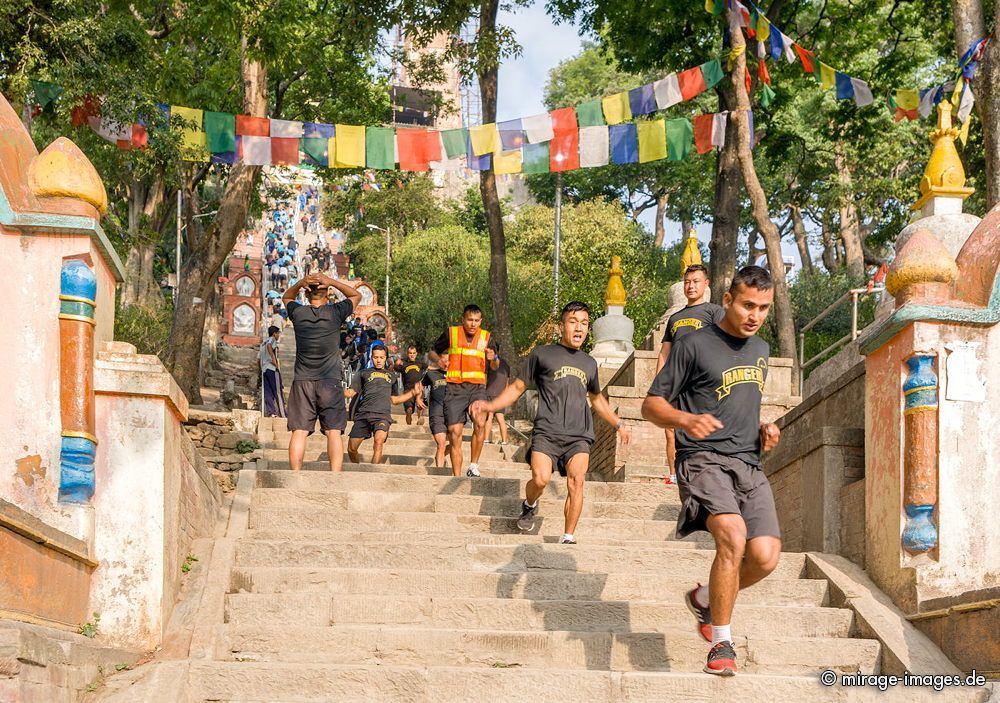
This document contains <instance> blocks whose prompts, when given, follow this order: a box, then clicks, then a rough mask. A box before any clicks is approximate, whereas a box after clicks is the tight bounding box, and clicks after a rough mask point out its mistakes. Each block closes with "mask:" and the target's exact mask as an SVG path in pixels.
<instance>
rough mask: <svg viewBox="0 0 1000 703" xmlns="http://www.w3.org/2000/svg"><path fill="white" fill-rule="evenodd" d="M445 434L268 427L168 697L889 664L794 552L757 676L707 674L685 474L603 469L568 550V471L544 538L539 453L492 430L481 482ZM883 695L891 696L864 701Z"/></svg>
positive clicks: (699, 559) (761, 686)
mask: <svg viewBox="0 0 1000 703" xmlns="http://www.w3.org/2000/svg"><path fill="white" fill-rule="evenodd" d="M426 432H427V428H426V427H417V426H414V427H406V426H405V425H402V426H401V425H400V424H396V425H394V426H393V430H392V433H391V435H390V439H389V440H388V443H387V447H386V454H387V458H388V463H384V464H382V465H378V466H376V465H372V464H357V465H356V464H350V463H347V464H345V471H344V472H343V473H341V474H332V473H329V472H328V471H326V470H325V469H326V466H327V465H326V461H325V456H324V454H323V452H324V451H325V447H324V446H323V442H322V438H321V437H317V436H315V435H314V436H313V437H311V438H310V439H309V441H308V448H307V456H306V460H307V463H306V465H305V470H303V471H302V472H297V473H293V472H291V471H289V470H287V456H286V455H285V446H286V445H287V439H288V433H287V431H286V430H285V427H284V420H280V419H265V420H263V421H262V425H261V431H260V439H261V442H262V444H263V445H264V446H265V447H266V450H265V451H266V460H267V461H266V464H265V465H266V466H267V469H266V470H259V471H244V472H242V474H241V476H240V484H239V486H238V488H237V493H236V497H235V500H234V507H233V514H232V515H231V517H230V522H229V530H228V534H227V539H226V540H220V542H222V543H228V544H229V549H230V552H229V558H228V561H227V560H225V559H223V560H221V562H220V563H218V564H216V563H215V559H213V564H212V567H211V569H212V571H213V572H214V573H209V577H208V580H209V582H210V584H211V582H213V581H215V582H217V583H218V587H219V589H220V591H219V595H220V597H221V599H220V605H219V607H218V608H217V609H216V611H214V612H215V614H214V616H213V617H205V616H204V615H199V618H200V619H201V620H202V622H200V623H199V624H198V625H196V632H195V634H194V641H195V643H196V644H197V643H198V642H199V641H203V642H204V643H203V645H202V646H201V647H200V653H197V654H196V653H195V651H194V650H198V649H199V647H198V646H194V647H193V648H192V649H193V651H192V655H191V659H190V661H189V663H188V664H187V668H186V669H185V673H186V678H187V686H186V688H183V687H182V691H183V692H182V693H178V694H177V697H175V698H170V699H169V700H177V701H182V700H183V701H320V700H324V701H326V700H351V701H361V700H364V701H371V700H385V701H435V702H438V701H468V700H473V699H483V700H496V701H515V700H528V699H531V698H533V697H543V698H545V699H547V700H557V701H559V700H566V701H570V700H572V701H579V700H588V699H589V700H594V701H685V702H687V701H693V700H761V699H764V698H767V699H769V700H771V701H805V700H810V701H813V700H846V699H847V695H848V691H847V690H846V689H839V688H824V687H823V686H821V685H820V683H819V681H818V674H819V672H821V671H824V670H826V669H833V670H835V671H839V672H856V671H859V670H860V671H862V672H878V671H879V670H880V662H881V656H882V651H881V645H880V644H879V642H878V641H876V640H872V639H864V638H861V637H859V636H858V631H857V629H858V628H857V625H856V623H855V616H854V613H853V612H852V611H851V610H848V609H842V608H835V607H830V600H831V589H830V586H829V584H828V583H827V581H826V580H817V579H809V578H805V574H806V561H807V556H806V555H805V554H791V553H789V554H784V555H783V556H782V560H781V563H780V565H779V567H778V569H777V571H776V572H775V573H774V574H773V575H772V576H771V577H770V578H768V579H766V580H765V581H764V582H762V583H760V584H758V585H756V586H754V587H752V588H750V589H747V590H746V591H745V592H744V593H743V594H741V597H740V602H739V604H738V605H737V608H736V612H735V616H734V623H733V626H734V634H735V635H736V640H737V641H736V650H737V653H738V655H739V663H740V666H741V673H740V675H739V676H737V677H735V678H734V679H725V680H723V679H719V678H717V677H714V676H710V675H707V674H704V673H701V668H702V666H703V664H704V660H705V656H706V653H707V650H708V646H707V644H706V643H705V642H704V641H702V640H701V639H700V637H699V636H698V635H697V634H696V632H695V627H694V623H693V619H692V616H691V615H690V613H689V612H688V611H687V609H686V608H685V606H684V603H683V594H684V592H685V590H687V589H688V588H690V587H691V586H692V584H693V583H694V582H695V581H704V580H705V579H706V578H707V576H708V571H709V565H710V563H711V560H712V557H713V553H712V552H711V551H710V549H709V548H708V546H709V545H708V544H707V542H706V541H705V539H704V538H699V539H690V538H689V539H687V540H684V541H678V540H675V539H674V538H673V526H674V519H675V517H676V514H677V510H678V507H679V501H678V495H677V491H676V488H675V487H673V486H666V485H662V484H659V485H658V484H641V483H599V482H591V483H588V484H587V487H586V503H585V506H584V517H583V518H582V520H581V522H580V526H579V528H578V529H577V536H578V539H579V540H580V544H578V545H559V544H556V541H557V540H558V537H559V535H560V534H561V532H562V527H563V525H562V500H563V498H564V497H565V485H564V482H562V481H560V480H557V481H554V482H553V483H552V484H550V486H549V487H548V489H547V490H546V493H545V496H544V498H543V502H542V508H541V516H542V517H541V520H540V529H538V531H537V534H520V533H518V532H517V530H516V526H515V525H514V521H515V516H516V515H517V513H518V505H519V502H520V494H521V490H522V484H523V481H524V479H525V478H526V477H527V475H528V474H527V466H526V465H524V464H519V463H515V462H511V461H506V460H504V459H502V457H501V456H500V455H499V452H498V448H497V447H495V446H494V445H486V451H485V453H484V461H483V462H482V470H483V477H482V478H479V479H469V478H465V477H460V478H456V477H452V476H450V470H448V469H437V468H434V467H431V466H428V463H429V462H428V459H427V458H426V457H427V456H428V454H429V453H430V449H431V445H430V443H429V442H428V440H427V439H425V438H426ZM362 450H363V453H364V452H367V451H370V450H369V448H368V445H365V446H364V447H363V448H362ZM216 549H217V550H218V549H219V547H218V546H217V547H216ZM223 551H225V549H223ZM221 569H225V573H220V570H221ZM210 589H211V585H210V586H209V587H208V590H210ZM223 590H224V594H223V592H222V591H223ZM203 612H210V613H211V612H213V611H212V609H211V608H209V609H208V611H203ZM199 630H200V634H199ZM171 686H172V687H173V689H175V690H176V689H177V682H176V681H172V682H171ZM897 693H898V694H900V695H901V694H903V693H906V694H907V700H917V699H921V695H922V694H921V692H920V691H917V692H915V693H913V692H910V691H904V690H900V691H898V692H897ZM134 695H135V692H134V691H133V698H132V700H135V698H134ZM893 695H894V694H893V692H892V691H890V692H889V694H888V699H890V700H892V699H893ZM859 696H860V697H859ZM867 696H871V697H872V699H874V698H875V697H877V698H878V700H886V696H885V695H881V694H880V693H879V692H878V691H877V690H869V691H868V692H867V694H866V692H865V691H860V692H858V693H855V692H851V693H850V700H867V699H868V698H867ZM127 699H128V698H123V699H122V700H127ZM901 699H902V698H900V700H901ZM114 700H117V699H114ZM948 700H956V698H954V697H952V698H948ZM963 700H964V699H963ZM968 700H972V698H968Z"/></svg>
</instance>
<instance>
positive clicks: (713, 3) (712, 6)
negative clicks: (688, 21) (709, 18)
mask: <svg viewBox="0 0 1000 703" xmlns="http://www.w3.org/2000/svg"><path fill="white" fill-rule="evenodd" d="M725 11H726V0H705V12H711V13H712V14H713V15H715V16H716V17H718V16H719V15H721V14H722V13H723V12H725Z"/></svg>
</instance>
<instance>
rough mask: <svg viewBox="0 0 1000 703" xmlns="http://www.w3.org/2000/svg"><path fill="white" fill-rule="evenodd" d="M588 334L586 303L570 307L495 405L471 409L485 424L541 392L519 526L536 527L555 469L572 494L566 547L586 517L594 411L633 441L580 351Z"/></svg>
mask: <svg viewBox="0 0 1000 703" xmlns="http://www.w3.org/2000/svg"><path fill="white" fill-rule="evenodd" d="M589 330H590V309H589V308H588V307H587V304H586V303H581V302H575V301H574V302H571V303H567V304H566V306H565V307H563V309H562V314H561V316H560V322H559V333H560V338H559V342H558V343H557V344H546V345H544V346H538V347H535V348H534V349H533V350H532V352H531V354H530V355H529V356H528V358H527V360H526V361H525V362H524V365H523V366H522V367H521V373H520V377H519V378H518V379H516V380H515V381H514V382H513V383H511V384H510V385H508V386H507V387H506V388H505V389H504V390H503V391H502V392H501V393H500V395H498V396H497V397H496V398H494V399H493V400H489V401H487V400H477V401H476V402H475V403H473V404H472V412H473V414H474V415H475V416H476V418H477V420H478V419H479V418H481V419H483V420H485V419H486V416H487V415H488V414H489V413H495V412H498V411H500V410H503V409H504V408H507V407H509V406H511V405H513V404H514V402H515V401H516V400H517V399H518V398H520V397H521V394H522V393H524V391H525V390H527V389H528V388H529V387H534V388H537V389H538V411H537V412H536V414H535V426H534V429H533V431H532V435H531V452H530V455H529V462H530V463H531V480H529V481H528V483H527V484H526V485H525V488H524V492H525V500H524V502H523V503H522V504H521V516H520V518H519V519H518V521H517V526H518V528H519V529H521V530H524V531H525V532H527V531H529V530H531V529H533V528H534V526H535V517H536V515H537V513H538V501H539V500H540V499H541V495H542V492H543V491H544V490H545V486H546V485H548V482H549V480H550V479H551V478H552V471H553V469H557V470H558V471H559V473H560V474H562V475H563V476H565V477H566V488H567V491H568V496H567V498H566V505H565V508H564V517H565V520H566V524H565V528H564V530H565V531H564V533H563V536H562V539H561V540H560V542H561V543H562V544H576V538H575V536H574V532H575V530H576V525H577V523H578V522H579V520H580V513H581V512H583V483H584V478H585V477H586V475H587V468H588V466H589V464H590V446H591V445H592V444H593V442H594V426H593V419H592V418H591V406H593V409H594V412H596V413H597V414H598V415H599V416H600V417H601V418H602V419H603V420H605V421H606V422H607V423H608V424H610V425H614V427H615V429H616V430H617V431H618V436H619V437H620V438H621V440H622V443H623V444H628V442H629V441H630V440H631V438H632V434H631V432H630V431H629V429H628V428H627V427H625V426H624V424H623V422H622V420H621V418H619V417H618V416H617V415H616V414H615V412H614V411H613V410H612V409H611V406H610V405H608V399H607V398H605V397H604V394H603V393H601V384H600V381H599V379H598V375H597V362H596V361H595V360H594V358H593V357H592V356H590V354H587V353H586V352H585V351H583V350H582V349H581V348H580V347H582V346H583V343H584V342H585V341H586V340H587V333H588V332H589ZM588 398H589V399H590V404H588V403H587V399H588Z"/></svg>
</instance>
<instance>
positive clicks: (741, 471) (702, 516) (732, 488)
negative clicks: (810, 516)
mask: <svg viewBox="0 0 1000 703" xmlns="http://www.w3.org/2000/svg"><path fill="white" fill-rule="evenodd" d="M677 488H678V489H679V490H680V495H681V512H680V515H679V516H678V517H677V536H678V537H687V536H688V535H689V534H691V533H692V532H697V531H699V530H704V531H707V530H708V527H707V526H706V520H707V519H708V516H709V515H722V514H727V513H731V514H735V515H740V516H741V517H742V518H743V522H745V523H746V526H747V539H753V538H754V537H764V536H768V537H778V538H780V537H781V529H780V528H779V527H778V513H777V511H776V510H775V509H774V495H773V494H772V493H771V484H770V483H768V480H767V476H765V475H764V472H763V471H762V470H761V468H760V467H759V466H754V465H753V464H748V463H747V462H745V461H743V460H742V459H737V458H736V457H732V456H726V455H724V454H716V453H715V452H695V453H694V454H688V455H687V456H685V457H684V458H682V459H680V460H679V461H678V462H677Z"/></svg>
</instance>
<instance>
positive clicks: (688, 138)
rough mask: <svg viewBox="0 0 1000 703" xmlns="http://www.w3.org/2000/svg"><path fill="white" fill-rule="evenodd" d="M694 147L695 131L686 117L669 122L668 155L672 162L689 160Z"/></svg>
mask: <svg viewBox="0 0 1000 703" xmlns="http://www.w3.org/2000/svg"><path fill="white" fill-rule="evenodd" d="M693 146H694V130H693V129H691V121H690V120H689V119H687V118H686V117H678V118H677V119H675V120H667V155H668V158H669V159H670V160H671V161H681V160H682V159H685V158H687V155H688V154H690V153H691V149H692V148H693Z"/></svg>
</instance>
